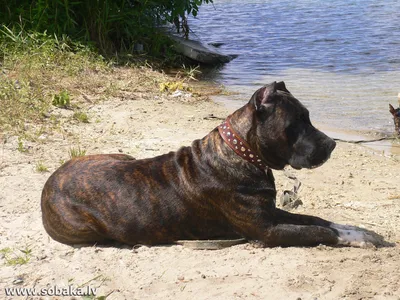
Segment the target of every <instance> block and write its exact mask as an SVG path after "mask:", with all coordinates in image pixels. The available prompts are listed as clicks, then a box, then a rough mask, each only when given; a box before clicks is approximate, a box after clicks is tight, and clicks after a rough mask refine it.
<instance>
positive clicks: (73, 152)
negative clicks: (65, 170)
mask: <svg viewBox="0 0 400 300" xmlns="http://www.w3.org/2000/svg"><path fill="white" fill-rule="evenodd" d="M68 153H69V157H70V158H71V159H72V158H76V157H80V156H85V155H86V150H84V149H81V147H80V146H78V147H77V148H75V147H71V148H70V149H69V151H68Z"/></svg>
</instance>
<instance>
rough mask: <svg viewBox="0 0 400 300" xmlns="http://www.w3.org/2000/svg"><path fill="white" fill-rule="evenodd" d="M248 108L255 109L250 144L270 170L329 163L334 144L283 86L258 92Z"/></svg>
mask: <svg viewBox="0 0 400 300" xmlns="http://www.w3.org/2000/svg"><path fill="white" fill-rule="evenodd" d="M248 105H252V106H253V107H254V112H253V124H252V126H251V128H252V129H251V130H252V131H253V134H251V136H252V137H253V139H254V140H253V141H252V144H253V145H256V147H257V149H258V152H259V154H261V156H262V158H263V159H264V161H265V162H266V163H267V164H268V165H269V166H270V167H271V168H274V169H283V168H284V167H285V166H286V165H290V166H292V167H293V168H295V169H301V168H315V167H318V166H320V165H321V164H323V163H324V162H325V161H327V160H328V159H329V157H330V154H331V152H332V151H333V149H334V148H335V146H336V143H335V141H333V140H332V139H331V138H329V137H328V136H326V135H325V134H324V133H322V132H321V131H319V130H318V129H316V128H315V127H314V126H313V125H312V124H311V121H310V117H309V112H308V110H307V109H306V108H305V107H304V106H303V105H302V104H301V103H300V101H299V100H297V99H296V98H295V97H293V96H292V94H291V93H290V92H289V91H288V90H287V89H286V86H285V83H284V82H273V83H271V84H269V85H266V86H264V87H262V88H260V89H259V90H257V91H256V92H255V93H254V94H253V96H252V97H251V99H250V101H249V103H248Z"/></svg>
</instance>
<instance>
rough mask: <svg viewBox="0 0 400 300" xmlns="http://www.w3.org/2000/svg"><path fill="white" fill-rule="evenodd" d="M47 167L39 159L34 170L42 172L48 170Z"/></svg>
mask: <svg viewBox="0 0 400 300" xmlns="http://www.w3.org/2000/svg"><path fill="white" fill-rule="evenodd" d="M48 171H49V169H48V168H47V167H46V166H45V165H44V163H43V162H42V161H39V162H37V163H36V172H39V173H44V172H48Z"/></svg>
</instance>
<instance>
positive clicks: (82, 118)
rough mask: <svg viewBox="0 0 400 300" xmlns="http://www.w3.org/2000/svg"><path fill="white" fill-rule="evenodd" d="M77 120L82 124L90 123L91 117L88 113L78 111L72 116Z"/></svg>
mask: <svg viewBox="0 0 400 300" xmlns="http://www.w3.org/2000/svg"><path fill="white" fill-rule="evenodd" d="M72 117H73V118H74V119H75V120H77V121H79V122H81V123H89V117H88V115H87V114H86V113H84V112H82V111H76V112H74V114H73V116H72Z"/></svg>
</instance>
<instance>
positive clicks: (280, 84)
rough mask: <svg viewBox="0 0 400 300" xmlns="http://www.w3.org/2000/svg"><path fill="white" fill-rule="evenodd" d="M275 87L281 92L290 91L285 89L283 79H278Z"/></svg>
mask: <svg viewBox="0 0 400 300" xmlns="http://www.w3.org/2000/svg"><path fill="white" fill-rule="evenodd" d="M276 89H277V90H278V91H283V92H286V93H289V94H290V92H289V91H288V90H287V88H286V85H285V83H284V82H283V81H280V82H277V83H276Z"/></svg>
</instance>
